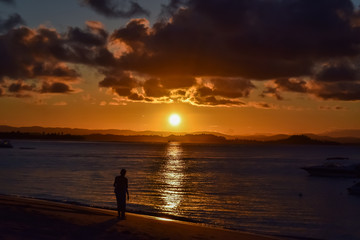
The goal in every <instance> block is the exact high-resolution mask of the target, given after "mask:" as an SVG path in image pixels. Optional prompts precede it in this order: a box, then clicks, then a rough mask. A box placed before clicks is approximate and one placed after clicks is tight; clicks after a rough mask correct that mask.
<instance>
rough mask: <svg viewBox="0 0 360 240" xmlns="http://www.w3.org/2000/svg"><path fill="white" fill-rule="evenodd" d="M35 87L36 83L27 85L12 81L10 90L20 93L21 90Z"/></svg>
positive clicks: (29, 89)
mask: <svg viewBox="0 0 360 240" xmlns="http://www.w3.org/2000/svg"><path fill="white" fill-rule="evenodd" d="M34 88H35V86H34V85H32V86H31V85H26V84H24V83H21V82H20V83H12V84H11V85H10V86H9V88H8V91H9V92H11V93H18V92H21V91H32V90H33V89H34Z"/></svg>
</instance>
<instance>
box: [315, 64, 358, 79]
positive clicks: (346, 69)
mask: <svg viewBox="0 0 360 240" xmlns="http://www.w3.org/2000/svg"><path fill="white" fill-rule="evenodd" d="M315 79H316V80H317V81H322V82H341V81H356V80H359V79H360V78H359V70H358V69H356V67H355V66H352V65H351V63H350V62H349V61H346V62H345V61H341V62H337V63H330V64H326V65H325V66H323V67H322V68H321V70H320V71H319V72H318V73H316V75H315Z"/></svg>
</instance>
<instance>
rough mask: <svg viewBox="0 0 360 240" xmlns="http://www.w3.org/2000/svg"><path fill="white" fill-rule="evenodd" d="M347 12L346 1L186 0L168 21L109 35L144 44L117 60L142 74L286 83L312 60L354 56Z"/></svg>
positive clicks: (349, 5)
mask: <svg viewBox="0 0 360 240" xmlns="http://www.w3.org/2000/svg"><path fill="white" fill-rule="evenodd" d="M175 2H176V1H175ZM183 4H184V3H183ZM175 6H176V4H175ZM340 12H341V14H339V13H340ZM352 13H353V5H352V3H351V2H350V1H347V0H345V1H338V0H337V1H336V0H330V1H328V0H326V1H325V0H322V1H316V2H314V1H300V0H292V1H260V0H254V1H235V0H226V1H219V0H210V1H200V0H190V1H187V2H186V8H183V9H181V10H178V11H176V12H175V13H174V15H173V16H172V19H171V22H166V23H164V22H158V23H157V24H155V25H154V27H153V28H151V29H149V27H146V26H145V25H144V24H143V23H141V22H132V23H131V24H129V25H128V26H126V27H125V28H121V29H118V30H117V31H116V33H117V34H115V35H113V37H118V38H119V39H120V40H123V41H124V42H125V43H127V44H129V45H130V46H131V47H133V46H132V43H134V42H136V43H139V42H140V43H141V45H142V46H144V49H145V51H136V50H134V52H133V53H132V54H127V55H126V56H124V57H123V58H122V60H123V62H122V63H123V64H124V65H125V66H126V67H129V68H132V69H133V70H137V71H141V72H148V73H151V74H164V71H165V73H167V72H168V73H173V74H174V73H175V74H188V75H189V74H190V75H210V76H214V75H215V76H219V75H221V76H236V77H238V76H242V77H247V78H253V79H268V78H280V77H293V76H300V75H306V74H310V73H311V71H312V67H313V65H312V64H313V62H314V60H316V59H323V58H324V57H337V56H344V55H355V54H357V53H358V48H357V47H356V45H357V44H358V43H359V39H358V35H359V30H358V29H357V28H353V27H352V25H351V23H350V21H349V20H348V18H347V17H350V16H351V14H352ZM344 16H345V17H344ZM120 33H121V34H120ZM214 33H216V34H214ZM129 39H130V40H131V41H130V40H129ZM137 46H139V44H137ZM144 53H147V54H144ZM139 62H140V63H141V64H138V63H139Z"/></svg>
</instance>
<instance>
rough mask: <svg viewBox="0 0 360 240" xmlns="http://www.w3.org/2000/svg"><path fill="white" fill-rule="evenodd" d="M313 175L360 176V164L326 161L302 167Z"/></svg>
mask: <svg viewBox="0 0 360 240" xmlns="http://www.w3.org/2000/svg"><path fill="white" fill-rule="evenodd" d="M302 169H304V170H305V171H307V172H308V173H309V174H310V175H311V176H319V177H351V178H356V177H360V164H349V165H342V164H340V163H325V164H323V165H318V166H310V167H302Z"/></svg>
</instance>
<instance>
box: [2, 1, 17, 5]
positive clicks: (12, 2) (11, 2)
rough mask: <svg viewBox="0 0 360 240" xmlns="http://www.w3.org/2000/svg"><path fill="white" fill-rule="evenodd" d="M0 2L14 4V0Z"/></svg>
mask: <svg viewBox="0 0 360 240" xmlns="http://www.w3.org/2000/svg"><path fill="white" fill-rule="evenodd" d="M0 3H7V4H12V5H15V0H0Z"/></svg>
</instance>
